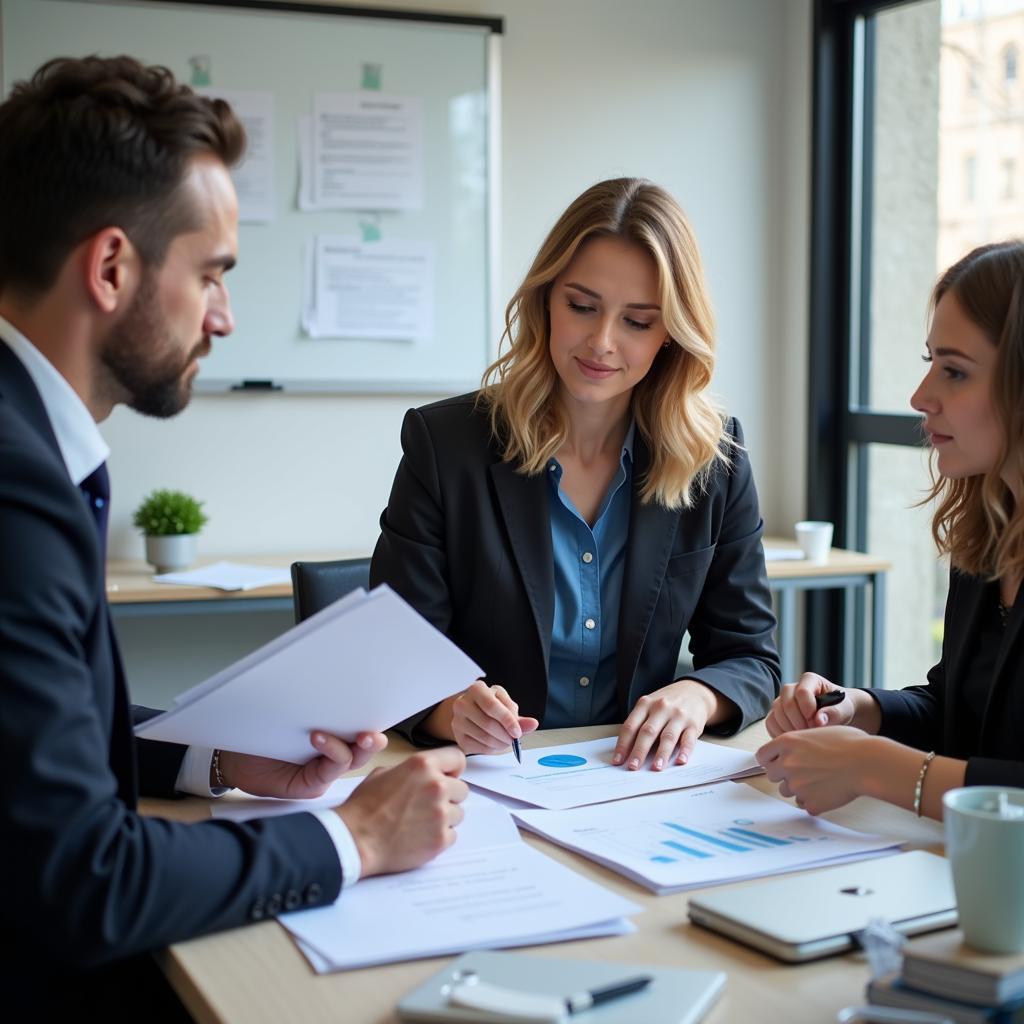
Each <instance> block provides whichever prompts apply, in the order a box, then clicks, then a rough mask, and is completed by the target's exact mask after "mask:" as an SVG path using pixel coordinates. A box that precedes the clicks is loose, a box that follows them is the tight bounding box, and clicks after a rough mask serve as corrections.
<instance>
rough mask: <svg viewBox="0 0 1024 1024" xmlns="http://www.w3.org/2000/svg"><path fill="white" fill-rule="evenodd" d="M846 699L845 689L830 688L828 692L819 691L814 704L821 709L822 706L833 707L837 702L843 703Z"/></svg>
mask: <svg viewBox="0 0 1024 1024" xmlns="http://www.w3.org/2000/svg"><path fill="white" fill-rule="evenodd" d="M844 700H846V691H845V690H829V691H828V693H818V694H815V697H814V706H815V707H816V708H817V709H818V710H819V711H820V710H821V709H822V708H832V707H835V706H836V704H842V703H843V701H844Z"/></svg>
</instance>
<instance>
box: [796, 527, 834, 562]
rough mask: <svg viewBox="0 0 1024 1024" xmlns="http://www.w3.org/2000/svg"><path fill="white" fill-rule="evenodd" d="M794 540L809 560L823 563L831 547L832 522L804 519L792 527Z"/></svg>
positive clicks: (826, 559)
mask: <svg viewBox="0 0 1024 1024" xmlns="http://www.w3.org/2000/svg"><path fill="white" fill-rule="evenodd" d="M794 530H795V531H796V541H797V543H798V544H799V545H800V548H801V550H802V551H803V553H804V557H805V558H806V559H807V560H808V561H809V562H814V563H815V564H816V565H823V564H824V563H825V562H827V561H828V553H829V550H830V549H831V547H832V524H831V523H824V522H820V521H818V520H816V519H805V520H803V521H802V522H799V523H797V524H796V526H795V527H794Z"/></svg>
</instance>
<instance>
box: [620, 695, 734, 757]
mask: <svg viewBox="0 0 1024 1024" xmlns="http://www.w3.org/2000/svg"><path fill="white" fill-rule="evenodd" d="M717 710H718V697H717V695H716V694H715V691H714V690H712V689H711V688H710V687H707V686H705V685H704V684H703V683H701V682H699V681H698V680H696V679H679V680H677V681H676V682H674V683H669V685H668V686H663V687H662V688H661V689H660V690H655V691H654V692H653V693H648V694H645V695H644V696H643V697H641V698H640V699H639V700H638V701H637V702H636V704H634V705H633V710H632V711H630V713H629V715H628V716H627V717H626V720H625V721H624V722H623V723H622V726H621V728H620V729H619V736H618V739H617V740H616V741H615V752H614V753H613V754H612V764H625V766H626V768H628V769H629V770H630V771H637V770H638V769H640V768H642V767H643V766H644V764H645V763H646V761H647V758H648V757H649V756H651V755H653V758H652V760H651V769H652V770H653V771H656V772H660V771H661V770H662V769H663V768H668V767H670V766H671V765H673V764H686V762H687V761H689V760H690V756H691V755H692V754H693V748H694V747H695V746H696V745H697V739H698V737H699V736H700V734H701V733H702V732H703V731H704V727H705V726H706V725H707V724H708V721H709V720H710V719H711V717H712V715H714V714H715V712H716V711H717Z"/></svg>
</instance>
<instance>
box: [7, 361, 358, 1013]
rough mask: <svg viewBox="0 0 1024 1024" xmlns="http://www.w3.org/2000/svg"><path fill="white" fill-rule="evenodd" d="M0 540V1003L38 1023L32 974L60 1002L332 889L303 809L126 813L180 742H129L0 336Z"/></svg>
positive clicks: (40, 427) (74, 541) (57, 496)
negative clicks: (104, 971)
mask: <svg viewBox="0 0 1024 1024" xmlns="http://www.w3.org/2000/svg"><path fill="white" fill-rule="evenodd" d="M0 538H2V544H3V552H2V556H0V863H2V865H3V873H4V879H5V889H6V892H5V896H4V898H3V899H2V900H0V932H2V935H3V943H2V945H3V947H5V949H4V950H3V956H2V957H0V981H2V982H3V984H2V985H0V989H2V990H3V992H4V993H5V995H4V1008H5V1009H10V1008H11V1006H10V1002H9V1000H10V999H11V998H12V997H14V998H17V996H18V994H19V993H21V994H22V995H23V996H24V997H25V998H26V1001H27V1005H28V1006H29V1008H30V1009H31V1010H32V1012H33V1015H34V1016H36V1017H37V1018H38V1017H39V1012H38V1011H39V1009H40V1006H45V1005H46V1001H45V996H44V995H43V991H44V987H45V991H47V992H49V993H54V992H56V991H60V992H61V993H62V995H63V997H64V998H65V999H66V1000H68V1001H73V992H74V989H75V986H76V985H80V986H82V987H83V990H84V989H85V988H87V987H88V984H89V979H90V976H91V971H92V970H93V969H94V968H97V967H98V966H100V965H104V964H108V963H110V962H111V961H116V960H118V959H120V958H124V957H128V956H131V955H132V954H136V953H140V952H144V951H146V950H151V949H154V948H157V947H161V946H165V945H167V944H168V943H171V942H175V941H178V940H181V939H186V938H189V937H191V936H195V935H199V934H202V933H204V932H210V931H214V930H217V929H221V928H230V927H232V926H234V925H239V924H242V923H243V922H245V921H248V920H253V919H259V918H261V917H266V916H271V915H273V914H274V913H276V912H277V911H278V910H281V909H286V908H287V909H292V908H294V907H296V906H302V905H317V904H323V903H329V902H331V901H332V900H334V899H335V897H336V896H337V895H338V892H339V891H340V888H341V872H340V869H339V866H338V857H337V853H336V852H335V849H334V846H333V843H332V842H331V839H330V837H329V836H328V834H327V832H326V830H325V829H324V828H323V826H322V825H321V824H320V823H319V822H318V821H317V820H316V819H315V818H314V817H313V816H312V815H309V814H294V815H288V816H286V817H281V818H270V819H266V820H259V821H254V822H250V823H246V824H234V823H227V822H221V821H213V820H210V821H204V822H202V823H200V824H182V823H176V822H171V821H164V820H160V819H157V818H152V817H142V816H140V815H139V814H138V813H137V812H136V794H137V790H138V786H139V783H140V782H141V784H142V787H143V791H144V792H149V793H152V794H154V795H171V793H172V792H173V787H174V782H175V779H176V776H177V772H178V767H179V765H180V762H181V757H182V751H183V748H180V747H173V746H168V745H166V744H159V743H153V742H146V743H140V744H138V745H136V743H135V740H134V738H133V735H132V717H133V713H132V709H131V708H130V707H129V704H128V695H127V692H126V688H125V685H124V680H123V676H122V670H121V663H120V658H119V656H118V652H117V648H116V644H115V641H114V635H113V631H112V628H111V622H110V614H109V611H108V608H107V603H106V596H105V584H104V576H105V567H104V565H103V564H102V562H101V556H100V547H99V541H98V538H97V535H96V529H95V525H94V521H93V519H92V516H91V513H90V511H89V509H88V508H87V506H86V503H85V500H84V498H83V497H82V494H81V492H80V491H79V490H78V488H77V487H75V486H74V485H73V484H72V483H71V481H70V479H69V478H68V473H67V469H66V467H65V465H64V462H63V460H62V458H61V455H60V451H59V449H58V447H57V442H56V438H55V437H54V434H53V431H52V429H51V426H50V422H49V420H48V418H47V415H46V411H45V409H44V407H43V404H42V400H41V398H40V397H39V393H38V391H37V390H36V388H35V386H34V385H33V383H32V380H31V378H30V377H29V375H28V373H27V372H26V371H25V369H24V367H23V366H22V364H21V363H20V361H19V360H18V359H17V357H16V356H15V355H14V354H13V352H12V351H11V350H10V349H9V348H8V346H7V345H6V344H4V343H3V342H2V341H0ZM139 714H140V716H144V715H145V714H146V712H145V711H141V712H140V713H139ZM33 978H35V979H36V981H35V985H40V986H41V987H39V988H36V987H35V985H34V984H33V982H32V980H31V979H33ZM69 995H70V998H69ZM40 999H41V1000H42V1002H40V1001H39V1000H40ZM140 1012H141V1011H140ZM44 1016H45V1014H44ZM12 1019H13V1018H12Z"/></svg>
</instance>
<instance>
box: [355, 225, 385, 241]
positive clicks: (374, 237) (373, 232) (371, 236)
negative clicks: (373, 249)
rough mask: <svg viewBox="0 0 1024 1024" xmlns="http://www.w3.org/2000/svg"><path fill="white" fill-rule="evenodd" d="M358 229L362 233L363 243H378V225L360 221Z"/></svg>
mask: <svg viewBox="0 0 1024 1024" xmlns="http://www.w3.org/2000/svg"><path fill="white" fill-rule="evenodd" d="M359 228H360V230H361V231H362V232H363V241H364V242H379V241H380V225H379V224H373V223H371V222H370V221H365V220H364V221H360V222H359Z"/></svg>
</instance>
